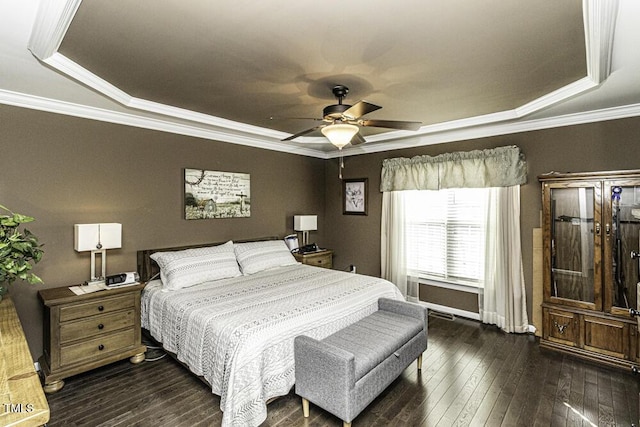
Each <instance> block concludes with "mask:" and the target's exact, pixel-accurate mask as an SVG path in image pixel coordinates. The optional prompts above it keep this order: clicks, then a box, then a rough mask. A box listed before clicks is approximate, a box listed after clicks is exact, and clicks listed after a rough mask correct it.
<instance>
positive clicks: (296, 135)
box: [281, 125, 325, 141]
mask: <svg viewBox="0 0 640 427" xmlns="http://www.w3.org/2000/svg"><path fill="white" fill-rule="evenodd" d="M323 127H325V125H320V126H316V127H312V128H311V129H307V130H303V131H302V132H298V133H296V134H295V135H291V136H289V137H287V138H285V139H282V140H281V141H291V140H292V139H296V138H297V137H299V136H302V135H306V134H308V133H311V132H314V131H316V130H318V129H321V128H323Z"/></svg>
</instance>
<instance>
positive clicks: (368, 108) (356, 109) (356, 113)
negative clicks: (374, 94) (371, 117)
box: [342, 101, 382, 119]
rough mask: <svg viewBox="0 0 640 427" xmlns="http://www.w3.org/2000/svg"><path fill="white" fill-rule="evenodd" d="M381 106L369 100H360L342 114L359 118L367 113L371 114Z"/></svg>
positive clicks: (351, 117) (350, 117)
mask: <svg viewBox="0 0 640 427" xmlns="http://www.w3.org/2000/svg"><path fill="white" fill-rule="evenodd" d="M381 108H382V107H380V106H379V105H375V104H370V103H368V102H367V101H358V103H356V104H355V105H352V106H351V107H350V108H349V109H347V110H346V111H345V112H344V113H342V115H343V116H345V117H347V118H349V119H359V118H360V117H362V116H364V115H365V114H369V113H371V112H372V111H376V110H379V109H381Z"/></svg>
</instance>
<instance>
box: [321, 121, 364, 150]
mask: <svg viewBox="0 0 640 427" xmlns="http://www.w3.org/2000/svg"><path fill="white" fill-rule="evenodd" d="M358 130H359V129H358V126H355V125H350V124H346V123H335V124H332V125H329V126H325V127H323V128H322V129H321V130H320V131H321V132H322V134H323V135H324V136H326V137H327V139H328V140H329V142H331V143H332V144H333V145H335V146H336V147H338V149H339V150H342V147H344V146H345V145H347V144H348V143H349V142H351V138H353V136H354V135H355V134H356V133H358Z"/></svg>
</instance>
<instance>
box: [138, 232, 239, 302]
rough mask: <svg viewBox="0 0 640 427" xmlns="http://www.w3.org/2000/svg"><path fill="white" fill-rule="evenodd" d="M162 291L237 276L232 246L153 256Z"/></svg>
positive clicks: (159, 253)
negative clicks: (158, 271) (158, 267)
mask: <svg viewBox="0 0 640 427" xmlns="http://www.w3.org/2000/svg"><path fill="white" fill-rule="evenodd" d="M151 259H152V260H154V261H155V262H157V263H158V265H159V266H160V279H162V287H163V289H164V290H169V291H175V290H177V289H182V288H187V287H189V286H194V285H198V284H200V283H204V282H209V281H212V280H218V279H226V278H229V277H237V276H240V275H241V274H242V273H240V269H239V268H238V262H237V261H236V255H235V252H234V250H233V242H232V241H229V242H227V243H225V244H223V245H218V246H208V247H205V248H194V249H186V250H183V251H175V252H156V253H154V254H152V255H151Z"/></svg>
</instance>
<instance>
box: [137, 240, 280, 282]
mask: <svg viewBox="0 0 640 427" xmlns="http://www.w3.org/2000/svg"><path fill="white" fill-rule="evenodd" d="M261 240H280V237H278V236H268V237H258V238H255V239H241V240H234V243H247V242H259V241H261ZM226 242H228V240H225V241H224V242H217V243H202V244H197V245H188V246H175V247H172V248H159V249H142V250H140V251H138V252H137V254H138V274H139V275H140V281H141V282H147V281H148V280H149V279H151V278H152V277H153V276H155V275H156V274H158V273H159V272H160V267H158V264H156V262H155V261H154V260H152V259H151V254H153V253H155V252H168V251H181V250H184V249H193V248H205V247H207V246H217V245H222V244H224V243H226Z"/></svg>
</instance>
